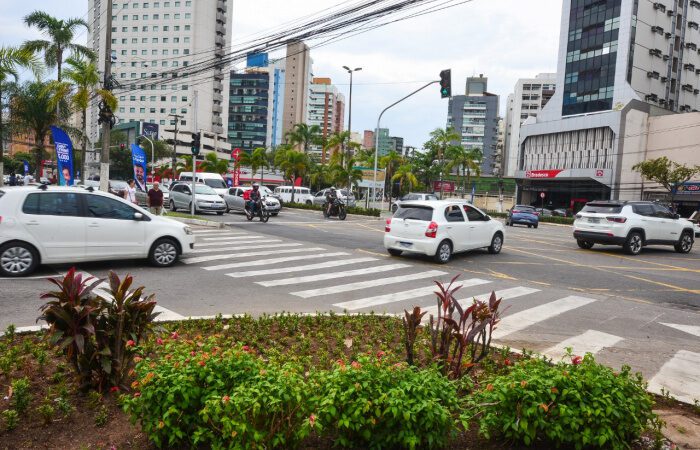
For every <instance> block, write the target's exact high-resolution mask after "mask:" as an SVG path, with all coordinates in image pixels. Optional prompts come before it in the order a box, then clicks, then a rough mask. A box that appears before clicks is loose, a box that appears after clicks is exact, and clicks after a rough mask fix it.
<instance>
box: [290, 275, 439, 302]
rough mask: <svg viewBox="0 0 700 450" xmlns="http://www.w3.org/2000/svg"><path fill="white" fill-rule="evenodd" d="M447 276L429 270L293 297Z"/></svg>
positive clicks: (296, 293) (313, 291) (314, 295)
mask: <svg viewBox="0 0 700 450" xmlns="http://www.w3.org/2000/svg"><path fill="white" fill-rule="evenodd" d="M441 275H447V272H442V271H440V270H428V271H426V272H420V273H413V274H409V275H400V276H396V277H387V278H379V279H377V280H369V281H358V282H356V283H349V284H340V285H337V286H328V287H324V288H319V289H309V290H308V291H299V292H292V295H294V296H297V297H301V298H310V297H318V296H319V295H330V294H337V293H340V292H349V291H356V290H359V289H365V288H369V287H375V286H385V285H387V284H395V283H401V282H404V281H413V280H420V279H423V278H432V277H439V276H441Z"/></svg>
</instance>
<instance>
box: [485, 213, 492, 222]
mask: <svg viewBox="0 0 700 450" xmlns="http://www.w3.org/2000/svg"><path fill="white" fill-rule="evenodd" d="M484 220H485V221H486V222H488V221H489V220H491V216H489V215H488V214H486V215H485V216H484Z"/></svg>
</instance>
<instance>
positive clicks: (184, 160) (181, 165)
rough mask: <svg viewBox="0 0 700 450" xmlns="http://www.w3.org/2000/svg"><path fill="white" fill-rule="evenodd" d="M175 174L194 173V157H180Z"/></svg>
mask: <svg viewBox="0 0 700 450" xmlns="http://www.w3.org/2000/svg"><path fill="white" fill-rule="evenodd" d="M175 172H177V173H180V172H192V155H182V156H179V157H178V161H177V166H176V167H175Z"/></svg>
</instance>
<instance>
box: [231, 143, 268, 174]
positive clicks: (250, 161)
mask: <svg viewBox="0 0 700 450" xmlns="http://www.w3.org/2000/svg"><path fill="white" fill-rule="evenodd" d="M240 166H246V167H250V171H251V172H252V173H251V174H250V177H251V178H253V177H254V176H255V174H256V173H257V171H258V169H260V168H262V169H263V170H262V171H261V172H260V182H261V183H262V182H263V180H264V174H265V169H264V168H265V167H270V163H269V162H268V160H267V153H266V149H265V148H264V147H258V148H256V149H255V150H253V151H252V152H250V153H248V152H242V153H241V157H240V159H239V160H238V161H237V162H236V167H240Z"/></svg>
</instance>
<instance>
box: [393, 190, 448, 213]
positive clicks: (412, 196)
mask: <svg viewBox="0 0 700 450" xmlns="http://www.w3.org/2000/svg"><path fill="white" fill-rule="evenodd" d="M437 199H438V198H437V195H435V194H425V193H421V192H409V193H408V194H406V195H404V196H403V197H401V198H400V199H398V200H396V202H394V203H393V204H392V205H391V212H396V210H397V209H399V206H401V204H402V203H405V202H409V203H410V202H415V201H416V200H437Z"/></svg>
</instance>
